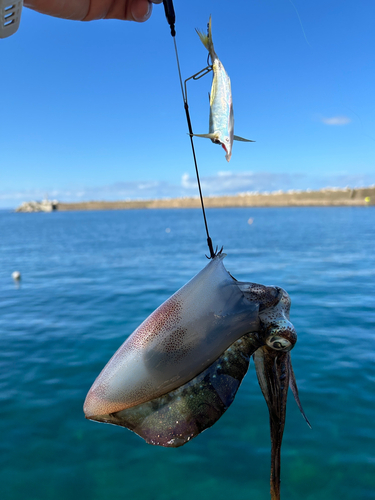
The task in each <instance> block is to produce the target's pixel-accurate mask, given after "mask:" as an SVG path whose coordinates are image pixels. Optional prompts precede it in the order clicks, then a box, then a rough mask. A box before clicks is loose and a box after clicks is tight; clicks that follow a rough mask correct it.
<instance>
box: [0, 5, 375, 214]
mask: <svg viewBox="0 0 375 500" xmlns="http://www.w3.org/2000/svg"><path fill="white" fill-rule="evenodd" d="M174 4H175V10H176V16H177V21H176V30H177V38H176V40H177V45H178V48H179V54H180V62H181V67H182V73H183V77H184V78H187V77H189V76H191V75H192V74H193V73H195V72H197V71H199V70H200V69H201V68H203V67H204V66H205V65H206V59H207V52H206V50H205V48H204V47H203V45H202V44H201V42H200V40H199V38H198V36H197V34H196V33H195V28H200V29H202V30H205V27H206V24H207V21H208V18H209V16H210V14H211V15H212V32H213V40H214V43H215V49H216V52H217V54H218V56H219V58H220V59H221V60H222V62H223V64H224V65H225V68H226V70H227V72H228V73H229V75H230V77H231V80H232V92H233V101H234V113H235V133H236V134H237V135H241V136H243V137H247V138H250V139H254V140H256V143H254V144H246V143H235V144H234V148H233V155H232V159H231V161H230V163H227V161H226V160H225V154H224V151H223V150H222V149H221V148H220V147H219V146H216V145H214V144H212V143H211V142H210V141H209V140H206V139H199V138H197V139H196V140H195V145H196V151H197V157H198V164H199V168H200V173H201V177H202V183H203V188H204V194H206V195H210V194H225V193H235V192H245V191H254V190H277V189H283V190H287V189H306V188H311V189H315V188H321V187H326V186H342V187H345V186H347V185H349V186H353V187H354V186H361V185H371V184H375V117H374V111H375V90H374V89H375V30H374V19H375V3H374V2H373V0H347V1H345V2H343V1H342V0H315V1H314V2H311V1H310V2H307V1H306V0H305V1H302V0H294V1H293V3H291V2H290V0H252V1H244V0H239V1H237V2H235V1H233V2H230V1H229V0H226V1H224V0H190V1H182V0H175V1H174ZM0 60H1V78H0V93H1V96H2V106H1V119H0V152H1V154H0V207H3V208H4V207H14V206H16V205H18V204H19V203H21V202H22V201H25V200H29V199H39V198H42V197H43V196H44V195H45V194H48V195H49V197H50V198H57V199H59V200H61V201H77V200H87V199H108V200H111V199H112V200H116V199H126V198H149V197H175V196H185V195H196V194H197V189H196V184H195V180H194V166H193V162H192V154H191V149H190V143H189V139H188V136H187V126H186V121H185V115H184V109H183V105H182V98H181V91H180V87H179V82H178V76H177V68H176V61H175V56H174V49H173V41H172V38H171V36H170V33H169V28H168V25H167V22H166V20H165V17H164V10H163V7H162V5H156V6H154V11H153V14H152V16H151V18H150V20H149V21H147V22H146V23H144V24H136V23H130V22H121V21H115V20H111V21H108V20H105V21H95V22H90V23H81V22H76V21H67V20H61V19H55V18H52V17H48V16H44V15H41V14H38V13H36V12H33V11H31V10H29V9H26V8H25V9H24V10H23V13H22V20H21V26H20V29H19V31H18V32H17V33H16V34H15V35H13V36H12V37H10V38H8V39H5V40H0ZM188 85H189V86H188V93H189V104H190V110H191V116H192V123H193V128H194V131H195V132H196V133H206V132H208V115H209V103H208V92H209V90H210V87H211V76H210V75H208V76H206V77H205V78H203V79H201V80H200V81H198V82H193V83H189V84H188Z"/></svg>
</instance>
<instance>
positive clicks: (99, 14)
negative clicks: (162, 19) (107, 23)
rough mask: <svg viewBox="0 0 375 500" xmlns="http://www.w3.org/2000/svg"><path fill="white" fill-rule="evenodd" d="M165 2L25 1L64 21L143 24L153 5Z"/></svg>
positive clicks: (126, 0) (135, 0) (137, 0)
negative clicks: (112, 20)
mask: <svg viewBox="0 0 375 500" xmlns="http://www.w3.org/2000/svg"><path fill="white" fill-rule="evenodd" d="M162 1H163V0H24V5H25V7H29V8H30V9H33V10H36V11H38V12H41V13H42V14H48V15H50V16H54V17H61V18H63V19H74V20H76V21H93V20H94V19H120V20H122V21H125V20H126V21H137V22H139V23H142V22H144V21H147V19H149V17H150V16H151V12H152V4H153V3H161V2H162Z"/></svg>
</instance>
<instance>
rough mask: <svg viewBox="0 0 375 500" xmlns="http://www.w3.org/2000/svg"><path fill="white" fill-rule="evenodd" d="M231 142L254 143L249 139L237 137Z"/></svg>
mask: <svg viewBox="0 0 375 500" xmlns="http://www.w3.org/2000/svg"><path fill="white" fill-rule="evenodd" d="M233 140H234V141H241V142H255V141H251V140H250V139H244V138H243V137H239V136H238V135H234V136H233Z"/></svg>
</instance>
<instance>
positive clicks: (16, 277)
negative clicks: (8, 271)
mask: <svg viewBox="0 0 375 500" xmlns="http://www.w3.org/2000/svg"><path fill="white" fill-rule="evenodd" d="M12 278H13V279H14V281H19V280H20V279H21V273H20V272H19V271H13V273H12Z"/></svg>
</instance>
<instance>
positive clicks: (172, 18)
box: [163, 0, 216, 259]
mask: <svg viewBox="0 0 375 500" xmlns="http://www.w3.org/2000/svg"><path fill="white" fill-rule="evenodd" d="M163 5H164V10H165V16H166V18H167V21H168V24H169V26H170V28H171V35H172V37H173V43H174V50H175V53H176V61H177V69H178V76H179V79H180V85H181V93H182V99H183V101H184V108H185V114H186V120H187V124H188V129H189V136H190V143H191V149H192V151H193V158H194V165H195V173H196V175H197V182H198V190H199V197H200V200H201V206H202V212H203V219H204V225H205V228H206V234H207V245H208V248H209V250H210V257H209V258H210V259H213V258H214V257H215V255H216V253H215V251H214V249H213V246H212V240H211V237H210V233H209V231H208V224H207V218H206V211H205V208H204V201H203V195H202V188H201V182H200V179H199V172H198V163H197V157H196V154H195V148H194V141H193V127H192V125H191V119H190V113H189V105H188V102H187V94H186V81H185V92H184V85H183V83H182V76H181V68H180V60H179V57H178V50H177V44H176V30H175V26H174V25H175V22H176V15H175V12H174V7H173V2H172V0H163ZM194 76H196V75H194ZM202 76H203V75H202ZM191 78H193V77H191ZM189 80H190V78H189Z"/></svg>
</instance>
